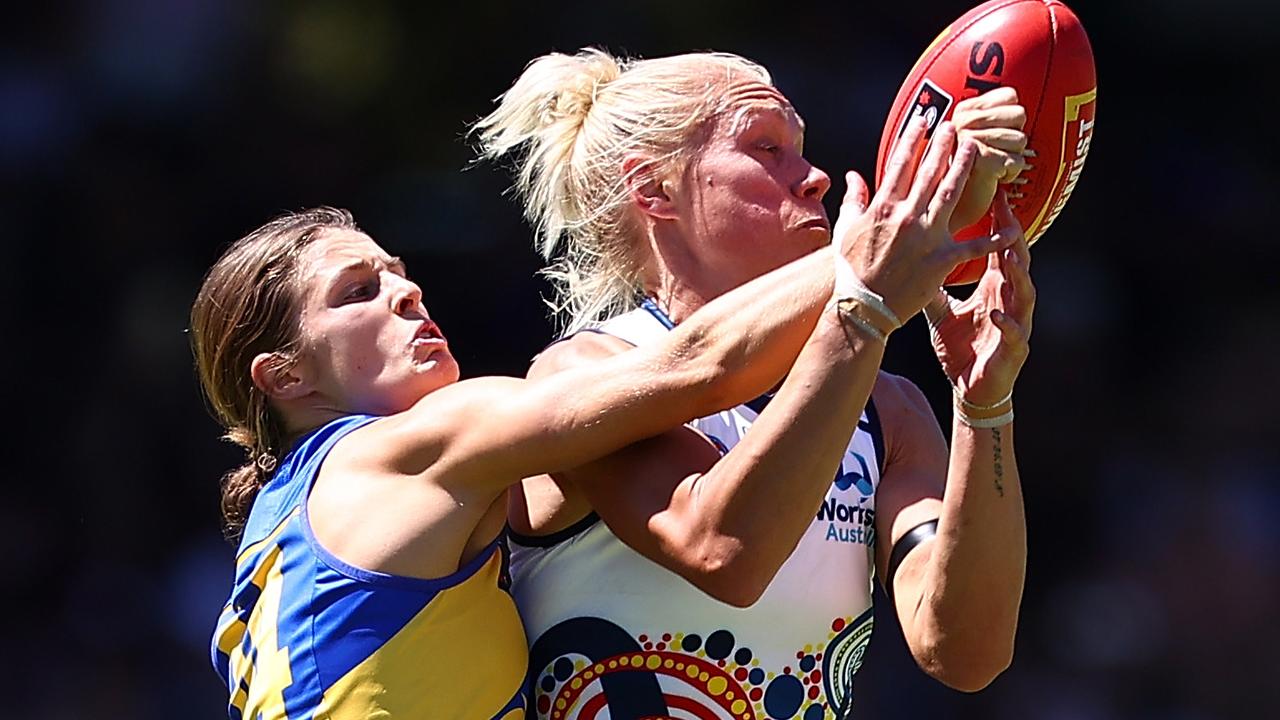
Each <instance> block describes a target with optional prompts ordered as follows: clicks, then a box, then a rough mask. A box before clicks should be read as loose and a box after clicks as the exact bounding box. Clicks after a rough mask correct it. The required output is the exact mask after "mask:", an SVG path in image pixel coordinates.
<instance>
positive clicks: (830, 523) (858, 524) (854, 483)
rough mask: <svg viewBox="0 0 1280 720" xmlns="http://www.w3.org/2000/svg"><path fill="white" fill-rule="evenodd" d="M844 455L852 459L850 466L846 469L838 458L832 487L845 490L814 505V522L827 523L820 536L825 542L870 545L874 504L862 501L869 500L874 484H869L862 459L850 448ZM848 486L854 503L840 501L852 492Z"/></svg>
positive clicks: (873, 533) (873, 540)
mask: <svg viewBox="0 0 1280 720" xmlns="http://www.w3.org/2000/svg"><path fill="white" fill-rule="evenodd" d="M848 456H849V457H851V458H853V460H854V463H853V467H850V468H849V469H848V470H846V469H845V462H841V464H840V468H839V469H838V470H837V471H836V477H835V480H834V485H835V489H836V490H840V491H845V492H840V493H837V492H832V493H830V494H828V495H827V499H826V500H825V501H824V502H823V503H822V505H821V506H820V507H819V508H818V522H825V523H827V531H826V534H825V536H824V537H825V539H826V540H827V541H828V542H848V543H857V544H860V545H868V546H870V545H872V544H874V543H875V518H876V511H875V508H874V507H865V506H864V505H866V504H867V503H868V501H870V500H871V497H872V494H873V493H874V492H875V488H874V486H873V485H872V484H871V473H870V470H869V469H868V467H867V461H866V459H865V458H863V457H862V455H860V454H858V453H856V452H853V451H849V453H848ZM846 462H847V461H846ZM851 489H853V490H856V491H857V503H856V504H852V503H848V502H842V499H844V498H848V497H849V496H850V495H851V494H852V493H849V492H848V491H849V490H851Z"/></svg>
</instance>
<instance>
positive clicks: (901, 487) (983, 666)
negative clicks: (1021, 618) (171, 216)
mask: <svg viewBox="0 0 1280 720" xmlns="http://www.w3.org/2000/svg"><path fill="white" fill-rule="evenodd" d="M996 216H997V218H998V219H999V220H1000V221H1001V222H1002V225H1003V227H1002V228H1001V230H1000V232H1001V233H1004V234H1007V235H1016V236H1017V240H1018V241H1017V243H1016V244H1015V245H1014V246H1013V247H1011V248H1010V249H1008V250H1007V251H1004V253H1002V254H1000V255H999V256H997V257H993V258H992V259H991V260H990V261H989V262H988V266H987V271H986V273H985V274H984V276H983V277H982V279H981V280H980V281H979V284H978V287H977V288H976V289H975V291H974V293H973V295H972V296H971V297H970V298H969V299H968V300H966V301H964V302H959V301H956V300H953V299H951V298H949V297H947V296H946V295H945V294H940V295H939V297H938V298H937V299H936V300H935V302H934V303H933V304H932V305H931V306H930V307H929V308H927V309H926V314H927V316H928V318H929V321H930V326H931V328H932V329H933V343H934V349H935V351H936V352H937V354H938V357H939V359H940V360H941V362H942V367H943V370H944V371H945V373H946V375H947V377H948V379H949V380H950V381H951V383H952V385H953V386H954V388H955V392H956V409H955V412H954V415H955V420H954V421H953V423H952V429H951V447H950V451H949V452H948V450H947V445H946V442H945V440H944V439H943V437H942V434H941V432H940V431H939V429H938V425H937V420H936V419H935V418H934V417H933V413H932V411H931V410H930V409H929V407H928V404H927V403H925V401H924V398H923V396H922V395H921V394H920V392H919V390H917V389H916V388H915V387H914V386H911V385H910V383H907V382H905V381H901V382H900V383H898V385H899V387H898V389H897V390H896V391H895V390H893V389H890V390H891V391H892V392H895V393H896V396H897V399H895V400H893V401H892V403H890V402H885V403H879V401H878V406H880V407H881V408H882V421H883V422H884V424H885V434H886V441H887V442H888V443H889V445H890V451H889V458H888V467H887V468H886V471H885V476H884V478H883V479H882V480H881V483H880V487H879V490H878V491H877V499H876V505H877V511H878V512H877V514H876V520H877V524H878V525H879V527H878V528H877V536H878V537H880V538H881V539H882V542H880V543H879V544H878V546H877V568H878V569H879V571H880V577H881V578H882V581H883V582H884V583H885V585H886V589H888V590H889V591H890V594H891V596H892V597H893V599H894V605H895V609H896V610H897V613H898V617H899V620H900V621H901V624H902V628H903V631H904V634H905V635H906V639H907V644H908V646H909V647H910V648H911V651H912V654H913V655H914V656H915V658H916V660H917V662H918V663H919V664H920V666H921V667H922V668H923V669H924V670H925V671H926V672H928V673H929V674H931V675H933V676H934V677H935V678H937V679H938V680H940V681H942V682H944V683H946V684H947V685H950V686H952V687H954V688H957V689H960V690H968V691H974V690H979V689H981V688H983V687H985V686H986V685H987V684H989V683H990V682H991V681H992V680H993V679H994V678H995V677H996V676H997V675H998V674H999V673H1000V672H1002V671H1003V670H1004V669H1005V668H1006V667H1008V665H1009V663H1010V661H1011V660H1012V655H1013V645H1014V637H1015V634H1016V632H1017V623H1018V608H1019V604H1020V602H1021V599H1022V588H1023V580H1024V576H1025V568H1026V520H1025V517H1024V515H1023V504H1022V488H1021V481H1020V478H1019V475H1018V466H1017V462H1016V460H1015V457H1014V448H1013V424H1012V421H1013V417H1012V408H1013V405H1012V400H1011V397H1012V390H1013V385H1014V381H1015V379H1016V378H1017V375H1018V372H1019V370H1020V369H1021V367H1022V364H1023V362H1024V361H1025V359H1026V357H1027V347H1028V346H1027V339H1028V336H1029V334H1030V331H1031V318H1032V309H1033V306H1034V301H1035V291H1034V288H1033V287H1032V285H1031V278H1030V275H1029V274H1028V272H1027V269H1028V267H1029V263H1030V254H1029V253H1028V252H1027V249H1026V243H1025V241H1024V240H1023V239H1022V237H1021V229H1020V228H1019V227H1018V226H1017V221H1016V220H1015V219H1014V218H1013V215H1012V212H1011V211H1010V210H1009V207H1008V204H1007V202H1006V201H1005V200H1004V198H1003V196H1000V197H998V198H997V203H996ZM891 404H892V405H895V406H896V407H897V408H899V411H898V412H896V413H893V412H886V411H884V410H883V408H884V407H885V406H889V405H891ZM943 478H945V492H944V490H943ZM931 519H936V520H937V528H936V533H937V534H936V536H935V537H932V538H930V539H926V540H924V541H923V542H921V543H920V544H918V545H916V546H915V548H914V549H912V550H910V551H908V552H907V554H906V555H905V556H904V558H903V559H902V560H901V564H900V565H899V566H898V567H897V569H896V573H895V572H893V571H892V570H890V568H889V565H890V556H891V553H892V548H893V546H894V544H896V543H897V542H899V540H900V539H901V538H902V537H903V536H904V535H905V534H906V533H907V532H908V531H909V530H911V529H912V528H914V527H916V526H917V525H919V524H920V523H923V522H926V521H929V520H931ZM884 540H891V542H885V541H884Z"/></svg>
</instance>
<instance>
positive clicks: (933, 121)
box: [898, 79, 953, 137]
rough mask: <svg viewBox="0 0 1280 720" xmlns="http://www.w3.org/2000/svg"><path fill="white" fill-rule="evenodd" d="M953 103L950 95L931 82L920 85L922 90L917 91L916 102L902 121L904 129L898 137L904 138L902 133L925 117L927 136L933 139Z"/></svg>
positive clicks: (900, 128) (900, 129)
mask: <svg viewBox="0 0 1280 720" xmlns="http://www.w3.org/2000/svg"><path fill="white" fill-rule="evenodd" d="M952 102H953V100H952V98H951V96H950V95H948V94H947V93H946V92H944V91H943V89H942V88H940V87H938V86H937V85H934V84H933V83H931V82H929V81H928V80H927V79H926V80H924V81H923V82H921V83H920V89H919V90H917V91H916V100H915V102H913V103H912V104H911V112H909V113H907V116H906V117H905V118H903V119H902V127H899V128H898V137H902V133H904V132H906V131H907V126H908V125H910V124H911V121H912V120H914V119H916V118H918V117H923V118H924V122H925V126H926V128H925V136H926V137H933V131H934V130H936V129H937V127H938V123H941V122H942V119H943V118H945V117H946V116H947V111H948V110H950V109H951V103H952Z"/></svg>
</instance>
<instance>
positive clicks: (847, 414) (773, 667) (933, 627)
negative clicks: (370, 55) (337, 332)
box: [475, 50, 1034, 720]
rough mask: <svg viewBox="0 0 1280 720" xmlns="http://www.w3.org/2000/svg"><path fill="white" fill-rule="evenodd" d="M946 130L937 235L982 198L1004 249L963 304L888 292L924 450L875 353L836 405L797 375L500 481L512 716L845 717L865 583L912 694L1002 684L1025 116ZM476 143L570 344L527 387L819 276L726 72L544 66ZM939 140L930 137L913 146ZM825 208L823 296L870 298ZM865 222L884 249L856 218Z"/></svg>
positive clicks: (661, 63) (747, 69)
mask: <svg viewBox="0 0 1280 720" xmlns="http://www.w3.org/2000/svg"><path fill="white" fill-rule="evenodd" d="M954 117H955V125H956V128H958V130H959V137H961V138H962V139H964V140H965V143H966V145H965V146H966V147H968V148H970V150H972V151H973V152H975V153H976V159H975V160H974V168H973V171H972V173H971V175H970V177H969V178H968V184H967V185H966V186H965V188H964V192H963V194H962V196H960V197H950V198H948V200H949V201H950V202H955V203H958V204H957V206H956V208H955V212H954V214H951V215H950V216H949V218H948V222H949V223H950V226H951V227H952V228H959V227H963V226H965V225H966V224H968V223H970V222H973V221H974V220H976V219H977V218H978V217H979V216H980V214H981V213H983V212H985V210H986V208H987V207H988V206H990V205H991V203H992V200H993V198H995V201H996V209H997V213H996V215H997V218H998V219H999V221H1000V225H1001V227H1000V228H999V232H998V233H997V235H998V236H999V237H1002V238H1003V239H1004V240H1006V241H1007V243H1006V244H1007V245H1008V247H1006V248H1004V249H1002V250H1000V251H999V252H997V253H993V254H991V255H990V256H989V260H988V265H987V270H986V273H985V275H984V276H983V278H982V280H981V282H980V283H979V284H978V286H977V288H976V291H975V292H974V294H973V296H972V297H971V298H970V299H969V300H967V301H965V302H963V303H959V302H956V301H954V300H951V299H949V298H948V297H947V296H946V295H945V294H944V293H941V291H939V289H938V288H939V285H940V283H941V276H937V275H934V274H933V271H934V269H935V266H934V265H933V264H931V263H930V262H928V261H927V260H925V259H924V258H922V259H921V261H920V262H919V263H918V264H915V265H912V264H903V265H900V266H899V268H898V270H899V271H900V272H905V273H908V274H914V275H915V276H916V279H917V280H918V281H920V282H921V283H922V287H924V288H927V292H926V295H925V297H924V299H921V300H920V305H921V306H923V305H925V304H926V303H928V304H929V308H928V310H927V313H928V315H929V318H930V321H931V324H932V327H933V329H934V333H933V342H934V348H935V350H936V351H937V355H938V357H939V359H940V360H941V362H942V366H943V369H944V371H945V372H946V374H947V377H948V378H949V379H950V381H951V383H952V384H953V386H954V388H955V393H956V408H955V413H954V415H955V421H954V422H953V424H952V428H951V443H950V448H948V444H947V441H946V438H945V437H944V435H943V433H942V432H941V430H940V428H939V425H938V422H937V420H936V419H935V418H934V416H933V414H932V412H931V410H930V408H929V405H928V403H927V402H926V401H925V398H924V397H923V396H922V394H921V393H920V391H919V390H918V389H917V388H916V387H915V385H914V384H912V383H911V382H910V381H908V380H906V379H904V378H901V377H896V376H893V375H889V374H886V373H883V372H880V373H878V374H877V372H876V371H875V368H874V367H873V366H877V367H878V363H879V358H880V353H881V348H880V346H879V344H878V342H877V343H871V344H867V345H864V346H863V347H861V348H860V349H859V352H860V353H861V354H860V356H859V358H860V361H861V362H862V365H860V367H861V368H862V369H863V370H864V372H865V374H859V375H856V376H851V377H850V378H849V379H848V383H847V384H845V385H843V386H840V387H834V386H832V385H831V384H830V383H822V382H817V381H816V378H815V376H813V375H811V374H810V372H811V371H810V370H809V369H806V368H802V367H800V366H796V367H794V368H793V369H792V371H791V373H790V374H789V375H788V377H787V380H786V383H784V384H783V385H782V391H784V392H785V391H790V392H789V394H788V395H787V396H785V397H784V396H783V394H782V392H779V393H778V394H772V395H770V394H766V395H763V396H761V397H758V398H756V399H755V400H753V401H751V402H747V403H744V404H742V405H739V406H737V407H735V408H732V409H730V410H728V411H724V412H720V413H715V414H710V415H707V416H704V417H702V418H700V419H698V420H696V421H695V422H693V423H690V424H688V425H687V426H685V427H683V428H680V429H677V430H673V431H670V432H667V433H665V434H663V435H662V436H660V437H657V438H652V439H646V440H645V441H642V442H640V443H637V444H634V445H632V446H630V447H628V448H626V449H624V450H621V451H619V452H616V453H613V454H612V455H609V456H608V457H606V458H603V459H600V460H597V461H595V462H592V463H587V464H584V465H581V466H579V467H576V468H573V469H569V470H564V471H561V472H558V473H553V474H549V475H541V476H536V477H531V478H529V479H526V480H525V481H524V482H523V483H522V484H521V486H520V489H519V490H518V491H516V492H513V493H512V502H511V508H510V512H509V518H508V521H509V523H510V525H511V528H512V533H511V546H512V552H513V562H512V569H513V594H514V596H515V598H516V602H517V605H518V606H519V608H520V612H521V615H522V617H523V619H524V621H525V627H526V631H527V632H528V635H529V639H530V642H531V658H530V679H531V682H532V690H533V701H534V706H535V708H536V710H537V712H538V716H539V717H553V718H592V717H597V716H598V714H599V713H600V712H602V711H603V709H604V708H607V709H608V712H609V716H610V717H613V718H624V717H625V718H635V717H648V716H666V715H667V714H670V713H674V712H676V711H683V712H687V713H692V714H694V715H697V716H699V717H701V716H704V715H705V716H708V717H709V716H712V715H714V716H716V717H720V716H725V717H728V716H732V717H738V718H749V717H771V718H791V717H803V718H805V720H812V719H813V718H819V717H847V716H848V715H849V714H850V712H851V710H850V708H851V706H852V702H853V694H854V693H853V678H854V673H855V672H856V671H857V669H858V667H859V665H860V664H861V661H862V656H863V652H864V651H865V648H866V645H867V642H868V640H869V638H870V633H871V628H872V611H871V589H872V586H871V583H872V579H873V578H875V577H878V578H880V581H881V582H882V583H883V584H884V586H885V588H886V589H887V590H888V591H889V594H890V596H891V597H892V598H893V599H894V604H895V608H894V610H895V611H896V612H897V614H898V617H899V619H900V620H901V624H902V627H903V629H904V631H905V633H906V640H907V642H908V644H909V646H910V648H911V651H912V653H913V654H914V656H915V658H916V660H917V661H918V662H919V664H920V666H921V667H922V668H923V669H924V670H925V671H926V672H928V673H930V674H931V675H933V676H934V677H936V678H938V679H939V680H941V681H942V682H944V683H946V684H947V685H950V686H952V687H955V688H959V689H962V690H977V689H979V688H981V687H983V686H985V685H986V684H988V683H989V682H990V681H991V680H992V678H994V677H995V676H996V675H997V674H998V673H1000V672H1001V671H1002V670H1003V669H1004V668H1005V667H1006V666H1007V665H1008V664H1009V662H1010V658H1011V654H1012V649H1013V640H1014V634H1015V630H1016V624H1017V616H1018V606H1019V602H1020V598H1021V592H1022V585H1023V575H1024V564H1025V527H1024V521H1023V512H1022V497H1021V486H1020V482H1019V477H1018V469H1017V464H1016V462H1015V459H1014V450H1013V444H1012V441H1013V437H1012V426H1011V421H1012V417H1013V413H1012V402H1011V397H1012V389H1013V384H1014V381H1015V379H1016V378H1017V375H1018V372H1019V370H1020V368H1021V367H1022V364H1023V362H1024V360H1025V358H1026V356H1027V338H1028V334H1029V332H1030V329H1031V316H1032V307H1033V304H1034V290H1033V286H1032V284H1031V280H1030V276H1029V275H1028V260H1029V258H1028V254H1027V250H1026V244H1025V241H1024V240H1023V239H1022V238H1021V231H1020V229H1019V228H1018V227H1017V224H1016V221H1015V220H1014V219H1013V217H1012V213H1011V212H1010V211H1009V207H1008V205H1007V202H1006V200H1005V198H1004V195H1003V193H1000V194H999V195H998V196H997V185H998V184H999V183H1001V182H1016V178H1017V175H1018V173H1019V172H1020V170H1021V169H1022V167H1023V166H1024V162H1025V161H1024V159H1023V154H1022V150H1023V149H1024V148H1025V143H1026V136H1025V134H1024V133H1023V132H1022V130H1021V128H1022V124H1023V122H1024V120H1025V112H1024V110H1023V108H1021V107H1020V106H1019V105H1018V104H1017V99H1016V96H1014V94H1013V93H1012V91H1011V90H1007V89H1001V90H996V91H992V92H991V93H989V94H987V95H983V96H979V97H977V98H973V99H969V100H966V101H964V102H961V103H960V104H959V105H958V106H957V108H956V112H955V116H954ZM475 132H476V134H477V137H478V138H479V141H480V143H481V150H482V153H483V154H484V155H485V156H487V157H490V158H511V159H512V160H513V162H514V163H515V167H516V177H517V183H516V186H517V189H518V190H519V191H520V194H521V197H522V198H523V201H524V206H525V210H526V214H527V216H528V217H529V219H530V220H531V221H532V223H533V225H534V226H535V227H536V228H537V230H538V232H539V237H540V240H541V249H542V251H543V252H544V254H545V255H546V256H547V257H548V259H554V260H556V261H557V262H556V263H555V264H554V265H552V266H551V267H550V269H549V274H550V275H551V277H552V278H553V280H554V281H555V282H556V283H557V287H558V289H559V293H560V294H559V301H560V302H559V307H560V308H561V310H562V311H563V317H564V320H565V326H566V328H567V330H568V331H569V332H568V336H569V337H568V339H566V340H564V341H562V342H560V343H558V344H556V345H554V346H552V347H551V348H549V349H548V350H547V351H545V352H544V353H542V355H541V356H540V357H539V358H538V359H537V361H536V362H535V364H534V366H533V367H532V369H531V370H530V372H529V377H531V378H539V379H546V378H553V377H556V376H557V374H559V373H562V372H573V371H576V370H578V369H581V368H584V367H591V366H593V365H594V364H595V363H598V362H608V361H610V359H611V358H616V357H618V356H624V357H625V356H626V355H627V354H629V353H631V352H635V351H636V349H642V348H646V347H649V346H650V345H651V344H652V343H654V342H661V341H662V340H663V338H665V337H666V336H667V334H668V333H669V332H671V331H675V330H678V329H679V328H681V327H682V326H683V324H684V323H685V322H687V321H688V320H689V318H691V317H694V316H696V313H697V312H698V311H699V309H700V308H703V307H705V306H707V304H708V303H712V302H718V301H719V300H723V299H724V298H725V297H727V296H729V295H732V293H733V292H734V291H733V289H734V288H739V287H740V286H742V285H743V284H744V283H748V282H749V281H751V280H752V278H756V277H759V276H761V275H764V274H766V273H767V272H769V271H771V270H773V269H775V268H778V267H780V266H783V265H785V264H786V263H790V262H794V261H797V259H799V262H801V263H803V262H806V261H812V262H821V260H820V259H817V258H822V257H825V256H826V250H825V247H826V245H827V243H828V242H829V240H830V237H831V233H830V232H829V226H828V225H826V219H825V218H826V216H825V212H824V210H823V205H822V202H821V201H822V198H823V195H824V194H825V193H826V191H827V190H828V188H829V185H830V181H829V179H828V178H827V176H826V175H825V174H824V173H823V172H822V171H821V170H818V169H817V168H815V167H814V166H813V165H812V164H810V163H809V162H808V161H807V160H806V159H805V157H804V124H803V122H802V120H801V118H800V115H799V114H798V112H797V111H796V109H795V108H794V107H793V106H792V104H791V103H790V102H789V101H788V99H787V98H786V97H785V96H784V95H783V94H782V93H781V92H779V91H778V89H777V88H775V87H774V86H773V84H772V81H771V79H770V77H769V74H768V73H767V72H766V71H765V70H764V69H763V68H762V67H760V66H759V65H757V64H755V63H752V62H750V61H747V60H745V59H743V58H741V57H737V56H734V55H728V54H720V53H700V54H690V55H678V56H673V57H664V58H656V59H648V60H630V59H622V58H616V57H613V56H611V55H610V54H608V53H605V52H603V51H598V50H584V51H582V52H580V53H578V54H576V55H563V54H552V55H548V56H544V57H541V58H538V59H537V60H535V61H533V62H532V63H531V64H530V65H529V66H528V67H527V68H526V69H525V71H524V73H523V74H522V75H521V76H520V77H519V79H518V80H517V81H516V82H515V84H514V85H513V87H512V88H511V89H510V90H508V91H507V92H506V93H505V94H504V95H503V96H502V98H500V101H499V103H498V106H497V108H496V109H495V110H494V112H493V113H492V114H491V115H489V116H488V117H486V118H485V119H483V120H482V121H480V122H479V123H478V124H477V126H476V128H475ZM918 132H923V130H922V129H921V128H920V127H914V128H912V129H911V130H910V131H909V133H918ZM913 137H914V136H913ZM955 137H956V129H953V128H952V127H951V125H950V124H947V123H944V124H943V125H942V126H941V127H940V128H939V129H938V130H937V132H936V133H935V136H934V138H933V148H934V149H937V147H938V146H939V145H941V146H943V147H947V148H950V147H951V146H952V143H954V142H955ZM966 152H968V151H966ZM848 181H849V193H848V194H847V195H846V204H845V208H844V210H843V211H842V217H841V219H840V222H839V223H837V228H836V233H835V235H836V238H837V241H838V242H840V243H846V244H845V245H843V252H844V254H845V255H846V256H848V257H851V258H853V259H854V262H853V263H852V265H853V268H854V270H853V275H854V276H853V277H849V276H848V275H847V274H846V275H845V281H844V282H852V283H855V284H856V283H857V281H858V280H861V281H862V282H864V283H865V285H866V286H868V287H870V288H871V290H872V291H878V289H879V288H877V284H878V283H880V282H883V278H882V277H881V276H877V277H870V276H868V275H865V274H864V273H866V272H868V271H869V270H870V269H871V268H873V267H875V263H874V262H871V263H867V262H864V260H865V259H866V258H870V257H872V256H874V255H876V254H877V252H878V247H879V246H878V238H879V236H878V235H877V234H876V233H874V232H873V233H854V234H850V233H847V232H845V228H846V227H847V222H849V221H851V220H852V218H854V217H858V214H857V212H856V211H857V209H858V208H857V206H858V205H859V204H860V203H859V202H858V198H865V196H866V190H865V183H863V181H862V180H861V178H860V177H858V176H857V175H856V174H853V173H851V174H850V175H849V176H848ZM894 182H895V180H894V178H892V177H887V178H886V179H885V182H884V184H883V186H882V187H881V188H880V189H879V190H880V192H882V193H883V192H885V191H886V190H892V187H893V184H894ZM926 214H928V213H926ZM868 216H869V217H871V218H874V219H875V220H876V221H877V222H880V223H883V226H882V229H883V228H891V227H894V226H895V225H896V224H897V222H898V220H897V216H895V214H894V212H893V210H892V209H891V208H888V207H886V206H884V205H882V204H879V202H878V199H877V201H876V202H873V203H872V204H871V206H870V208H869V210H868V211H867V213H866V215H864V216H861V217H862V218H863V220H864V221H865V220H866V218H867V217H868ZM931 217H934V218H935V219H936V216H931ZM840 284H841V283H839V282H838V283H837V286H839V285H840ZM808 292H809V293H818V292H819V291H818V290H817V289H814V288H811V289H809V290H808ZM874 294H875V293H874V292H873V296H872V297H871V298H870V299H869V300H868V302H872V303H873V304H874ZM717 298H718V299H719V300H716V299H717ZM864 299H865V298H864ZM798 300H803V301H806V302H809V301H812V300H811V299H810V298H807V297H805V296H803V295H802V296H801V297H800V298H798ZM893 315H894V313H890V314H889V316H890V317H891V320H889V321H888V322H883V320H884V318H885V316H884V315H879V316H876V317H874V318H869V319H870V320H871V322H872V323H873V325H875V327H874V328H873V329H874V331H875V332H876V333H877V335H876V337H878V338H881V339H882V338H883V336H887V335H888V334H889V333H890V332H892V330H893V329H894V328H895V327H896V326H897V325H898V324H899V322H900V321H902V320H905V318H906V315H905V314H901V313H899V314H897V317H892V316H893ZM582 328H591V329H593V330H595V331H596V332H590V333H575V332H574V331H576V330H578V329H582ZM588 391H589V389H588ZM748 430H749V432H748Z"/></svg>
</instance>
